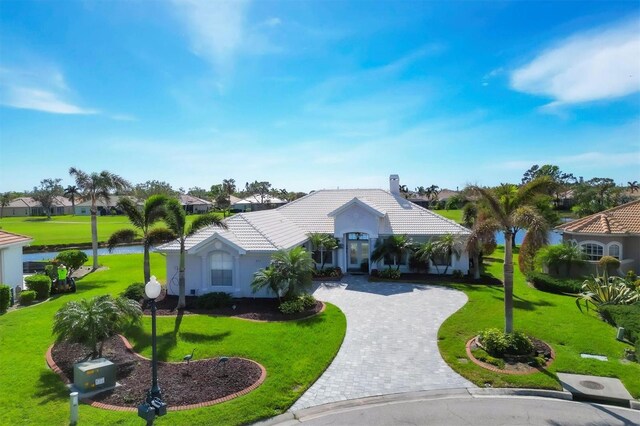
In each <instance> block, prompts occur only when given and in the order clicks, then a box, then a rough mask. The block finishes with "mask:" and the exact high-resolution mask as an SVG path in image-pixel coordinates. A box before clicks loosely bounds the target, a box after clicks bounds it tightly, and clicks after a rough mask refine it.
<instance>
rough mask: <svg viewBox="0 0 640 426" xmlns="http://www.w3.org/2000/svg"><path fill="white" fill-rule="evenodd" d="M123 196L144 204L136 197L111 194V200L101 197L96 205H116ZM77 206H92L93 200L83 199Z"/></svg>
mask: <svg viewBox="0 0 640 426" xmlns="http://www.w3.org/2000/svg"><path fill="white" fill-rule="evenodd" d="M121 198H128V199H130V200H131V201H133V202H134V203H136V205H138V206H142V205H144V202H143V201H140V200H138V199H136V198H134V197H129V196H127V195H111V196H110V197H109V201H108V202H106V201H105V200H103V199H102V198H99V199H98V200H96V206H98V207H115V205H116V204H118V202H119V201H120V199H121ZM76 207H91V200H90V199H89V200H86V201H83V202H81V203H76Z"/></svg>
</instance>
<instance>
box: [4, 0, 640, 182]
mask: <svg viewBox="0 0 640 426" xmlns="http://www.w3.org/2000/svg"><path fill="white" fill-rule="evenodd" d="M0 43H1V44H0V164H1V166H0V191H7V190H23V189H30V188H32V187H33V186H34V185H37V184H38V182H39V181H40V180H41V179H43V178H47V177H60V178H63V183H64V184H70V183H72V182H71V180H70V178H69V176H68V174H67V171H68V168H69V167H70V166H75V167H78V168H81V169H83V170H86V171H100V170H103V169H108V170H110V171H112V172H115V173H118V174H120V175H122V176H123V177H125V178H127V179H129V180H130V181H132V182H134V183H137V182H143V181H146V180H151V179H158V180H165V181H168V182H170V183H171V184H172V185H173V186H174V187H175V188H178V187H184V188H189V187H192V186H201V187H205V188H208V187H209V186H210V185H212V184H214V183H219V182H220V181H221V180H222V179H224V178H234V179H235V180H236V181H237V182H238V183H240V184H242V185H243V184H244V182H246V181H253V180H268V181H270V182H271V183H272V184H273V185H274V186H275V187H278V188H283V187H284V188H287V189H288V190H297V191H309V190H312V189H320V188H335V187H343V188H348V187H383V188H384V187H387V182H388V175H389V174H391V173H398V174H399V175H400V180H401V183H402V184H407V185H408V186H409V187H410V188H414V187H416V186H418V185H425V186H427V185H431V184H436V185H439V186H440V187H449V188H455V187H457V186H459V187H462V186H464V185H465V184H466V183H479V184H483V185H494V184H498V183H500V182H508V181H510V182H517V181H519V180H520V177H521V176H522V173H523V172H524V171H525V170H526V169H527V168H529V166H531V165H532V164H536V163H537V164H544V163H551V164H557V165H559V166H560V167H561V168H562V169H563V170H565V171H568V172H572V173H574V174H575V175H576V176H584V177H585V179H588V178H591V177H595V176H598V177H611V178H614V179H615V180H616V181H618V182H619V183H626V182H627V181H629V180H638V179H640V3H638V2H637V1H627V2H615V1H597V2H573V1H563V2H524V1H518V2H499V1H492V2H475V1H474V2H472V1H467V2H406V1H402V2H401V1H394V2H379V1H376V2H374V1H355V2H348V1H316V2H306V1H286V2H279V1H254V2H251V1H233V2H196V1H185V0H175V1H167V2H151V1H137V2H136V1H126V2H124V1H108V2H107V1H105V2H92V1H71V0H66V1H37V2H31V1H6V0H4V1H2V2H0Z"/></svg>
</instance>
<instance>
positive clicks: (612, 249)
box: [609, 243, 620, 260]
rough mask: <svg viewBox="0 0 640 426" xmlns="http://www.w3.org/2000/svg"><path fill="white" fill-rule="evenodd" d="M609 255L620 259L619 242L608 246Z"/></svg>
mask: <svg viewBox="0 0 640 426" xmlns="http://www.w3.org/2000/svg"><path fill="white" fill-rule="evenodd" d="M609 256H613V257H615V258H616V259H618V260H620V245H619V244H615V243H614V244H611V245H610V246H609Z"/></svg>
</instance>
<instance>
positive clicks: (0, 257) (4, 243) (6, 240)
mask: <svg viewBox="0 0 640 426" xmlns="http://www.w3.org/2000/svg"><path fill="white" fill-rule="evenodd" d="M31 241H33V239H32V238H30V237H25V236H24V235H18V234H13V233H11V232H6V231H0V284H5V285H8V286H9V287H11V288H13V289H15V288H16V287H22V282H23V281H22V280H23V278H22V247H24V246H26V245H28V244H29V243H31Z"/></svg>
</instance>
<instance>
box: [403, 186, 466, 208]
mask: <svg viewBox="0 0 640 426" xmlns="http://www.w3.org/2000/svg"><path fill="white" fill-rule="evenodd" d="M458 194H460V191H454V190H451V189H446V188H445V189H442V190H441V191H440V192H438V195H437V196H436V197H435V199H434V198H429V197H427V196H426V195H420V194H419V193H417V192H414V191H411V192H410V193H409V194H408V196H407V200H409V201H411V202H412V203H414V204H417V205H419V206H422V207H425V208H428V207H429V206H430V205H431V204H433V203H434V201H444V202H446V201H447V200H448V199H449V198H451V197H453V196H454V195H458Z"/></svg>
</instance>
